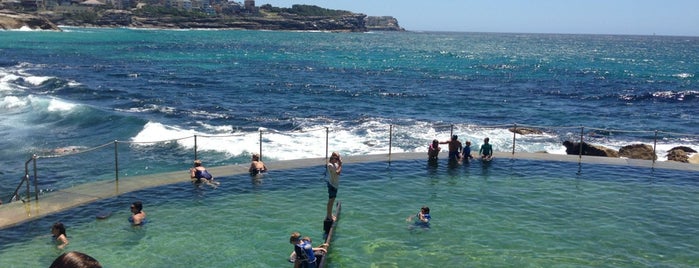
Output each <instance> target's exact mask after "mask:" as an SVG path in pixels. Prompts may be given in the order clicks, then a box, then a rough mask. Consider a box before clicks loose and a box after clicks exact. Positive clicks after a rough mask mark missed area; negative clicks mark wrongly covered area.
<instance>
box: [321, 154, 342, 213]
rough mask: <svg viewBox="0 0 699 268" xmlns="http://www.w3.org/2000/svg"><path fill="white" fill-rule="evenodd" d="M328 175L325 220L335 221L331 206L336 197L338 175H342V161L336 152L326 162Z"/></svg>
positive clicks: (338, 183)
mask: <svg viewBox="0 0 699 268" xmlns="http://www.w3.org/2000/svg"><path fill="white" fill-rule="evenodd" d="M327 168H328V173H329V174H330V178H328V181H327V185H328V205H327V207H326V214H325V219H326V220H332V221H335V220H336V219H335V216H333V204H334V203H335V197H337V188H338V187H339V186H340V173H342V159H341V158H340V154H339V153H338V152H333V153H332V155H331V156H330V160H328V165H327Z"/></svg>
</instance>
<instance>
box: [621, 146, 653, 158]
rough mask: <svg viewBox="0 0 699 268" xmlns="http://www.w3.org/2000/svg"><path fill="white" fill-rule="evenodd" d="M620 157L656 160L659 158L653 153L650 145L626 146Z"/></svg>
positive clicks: (622, 149) (622, 148)
mask: <svg viewBox="0 0 699 268" xmlns="http://www.w3.org/2000/svg"><path fill="white" fill-rule="evenodd" d="M619 155H620V156H622V157H628V158H631V159H643V160H656V159H657V158H658V156H657V155H655V153H653V146H650V145H648V144H632V145H626V146H624V147H621V148H620V149H619Z"/></svg>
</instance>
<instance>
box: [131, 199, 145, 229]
mask: <svg viewBox="0 0 699 268" xmlns="http://www.w3.org/2000/svg"><path fill="white" fill-rule="evenodd" d="M131 213H133V215H131V217H129V222H130V223H131V225H132V226H142V225H144V224H146V212H145V211H143V203H141V201H136V202H133V203H132V204H131Z"/></svg>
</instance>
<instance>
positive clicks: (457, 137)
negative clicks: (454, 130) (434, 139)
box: [451, 135, 459, 140]
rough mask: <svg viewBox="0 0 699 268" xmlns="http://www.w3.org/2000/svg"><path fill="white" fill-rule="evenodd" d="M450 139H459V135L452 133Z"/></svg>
mask: <svg viewBox="0 0 699 268" xmlns="http://www.w3.org/2000/svg"><path fill="white" fill-rule="evenodd" d="M451 139H452V140H457V139H459V136H456V135H452V136H451Z"/></svg>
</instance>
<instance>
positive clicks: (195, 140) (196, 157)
mask: <svg viewBox="0 0 699 268" xmlns="http://www.w3.org/2000/svg"><path fill="white" fill-rule="evenodd" d="M197 153H198V152H197V134H194V160H197V159H199V156H198V155H197Z"/></svg>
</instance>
